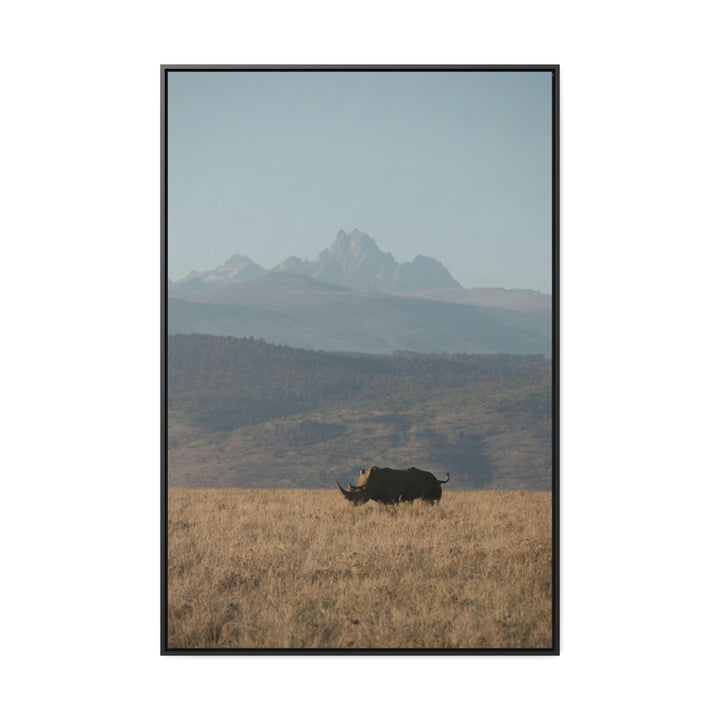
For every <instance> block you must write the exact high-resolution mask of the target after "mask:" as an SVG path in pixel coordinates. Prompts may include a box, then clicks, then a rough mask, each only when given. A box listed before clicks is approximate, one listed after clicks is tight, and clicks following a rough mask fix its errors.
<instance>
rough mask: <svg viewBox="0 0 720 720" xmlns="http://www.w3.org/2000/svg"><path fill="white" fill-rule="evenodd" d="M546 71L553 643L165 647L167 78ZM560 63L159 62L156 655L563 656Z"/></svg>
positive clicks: (166, 602) (166, 596)
mask: <svg viewBox="0 0 720 720" xmlns="http://www.w3.org/2000/svg"><path fill="white" fill-rule="evenodd" d="M207 71H212V72H256V71H277V72H353V71H362V72H387V71H403V72H417V71H453V72H483V71H491V72H508V73H512V72H536V71H537V72H550V73H551V74H552V340H551V347H552V448H551V456H552V501H551V505H552V644H551V646H550V647H548V648H457V649H455V648H449V649H444V648H318V649H315V648H312V649H311V648H281V649H278V648H237V649H236V648H217V649H216V648H205V649H197V648H170V647H169V646H168V606H167V604H168V197H167V193H168V77H169V74H170V73H173V72H207ZM559 82H560V66H559V65H557V64H546V65H544V64H533V65H213V64H201V65H182V64H177V65H162V66H161V68H160V85H161V93H160V94H161V107H160V118H161V124H160V146H161V157H160V167H161V172H160V209H161V212H160V255H161V263H160V268H161V276H160V313H161V332H160V348H161V353H160V357H161V367H160V377H161V382H160V387H161V396H160V468H161V474H160V567H161V578H160V628H161V632H160V654H161V655H318V654H325V655H363V654H371V655H550V656H555V655H559V654H560V467H559V462H560V88H559Z"/></svg>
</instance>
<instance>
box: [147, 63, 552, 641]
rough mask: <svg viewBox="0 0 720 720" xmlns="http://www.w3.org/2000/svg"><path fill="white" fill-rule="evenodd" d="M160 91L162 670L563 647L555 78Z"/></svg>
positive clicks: (414, 77)
mask: <svg viewBox="0 0 720 720" xmlns="http://www.w3.org/2000/svg"><path fill="white" fill-rule="evenodd" d="M161 78H162V91H161V94H162V103H161V105H162V113H161V114H162V121H161V126H162V138H161V145H162V164H161V167H162V233H161V235H162V237H161V252H162V335H161V342H162V399H161V402H162V477H161V564H162V577H161V652H162V653H163V654H168V655H172V654H222V653H230V654H232V653H360V652H370V653H477V654H493V653H494V654H538V655H541V654H545V655H555V654H558V653H559V636H558V632H559V623H558V613H559V608H558V598H559V577H558V568H559V535H558V529H559V518H558V508H559V487H558V484H559V477H558V447H559V437H558V427H559V425H558V393H559V389H558V363H559V359H558V347H559V343H558V340H559V328H558V307H559V305H558V303H559V298H558V288H559V282H558V267H559V264H558V243H559V239H558V236H559V232H558V219H559V188H558V158H559V132H558V120H559V119H558V107H559V105H558V97H559V95H558V93H559V89H558V82H559V68H558V66H556V65H543V66H541V65H536V66H163V67H162V68H161Z"/></svg>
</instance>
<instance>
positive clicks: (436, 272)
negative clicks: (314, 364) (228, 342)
mask: <svg viewBox="0 0 720 720" xmlns="http://www.w3.org/2000/svg"><path fill="white" fill-rule="evenodd" d="M168 293H169V300H168V332H169V333H170V334H189V333H204V334H211V335H229V336H234V337H258V338H264V339H265V340H267V341H268V342H273V343H277V344H282V345H289V346H292V347H299V348H305V349H312V350H338V351H346V352H364V353H392V352H395V351H413V352H429V353H438V352H450V353H458V352H460V353H478V352H502V353H513V354H542V355H550V352H551V342H550V337H551V305H552V303H551V298H550V296H549V295H544V294H542V293H537V292H533V291H527V290H503V289H499V288H493V289H484V288H473V289H470V290H467V289H465V288H463V287H462V286H461V285H460V283H458V282H457V281H456V280H455V279H454V278H453V277H452V275H451V274H450V273H449V271H448V270H447V268H445V267H444V265H443V264H442V263H440V262H438V261H437V260H434V259H433V258H430V257H425V256H422V255H418V256H417V257H416V258H415V259H414V260H413V261H412V262H406V263H402V264H399V263H397V262H396V261H395V259H394V258H393V256H392V255H391V254H390V253H385V252H383V251H382V250H380V249H379V248H378V246H377V244H376V243H375V241H374V240H373V239H372V238H371V237H369V236H368V235H366V234H365V233H363V232H361V231H360V230H357V229H356V230H353V231H352V232H351V233H349V234H348V233H346V232H344V231H343V230H341V231H340V232H338V234H337V236H336V238H335V241H334V243H333V244H332V246H331V247H330V248H329V249H326V250H323V251H322V252H321V253H320V254H319V255H318V257H317V259H316V260H314V261H309V260H301V259H300V258H297V257H290V258H288V259H287V260H285V261H284V262H283V263H281V264H280V265H278V266H277V267H275V268H273V269H272V270H271V271H267V270H265V269H264V268H262V267H261V266H260V265H258V264H256V263H254V262H253V261H252V260H250V259H249V258H247V257H244V256H242V255H233V256H232V257H231V258H230V259H228V260H227V261H226V262H224V263H223V264H222V265H221V266H220V267H218V268H215V269H214V270H207V271H204V272H192V273H190V274H189V275H187V276H186V277H184V278H182V279H181V280H178V281H177V282H170V283H169V288H168Z"/></svg>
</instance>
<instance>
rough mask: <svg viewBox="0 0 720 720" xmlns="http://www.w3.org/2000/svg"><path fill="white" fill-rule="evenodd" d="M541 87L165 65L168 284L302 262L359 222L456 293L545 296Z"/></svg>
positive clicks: (548, 144) (546, 195)
mask: <svg viewBox="0 0 720 720" xmlns="http://www.w3.org/2000/svg"><path fill="white" fill-rule="evenodd" d="M551 88H552V76H551V73H550V72H549V71H544V72H483V71H478V72H445V71H439V72H297V71H295V72H179V71H172V72H170V73H169V81H168V264H169V274H170V278H171V279H173V280H176V279H178V278H180V277H182V276H183V275H185V274H187V273H188V272H189V271H190V270H207V269H210V268H213V267H216V266H217V265H219V264H220V263H221V262H222V261H223V260H225V259H227V258H228V257H230V256H231V255H233V254H235V253H239V254H242V255H247V256H248V257H250V258H251V259H252V260H254V261H255V262H257V263H259V264H260V265H262V266H263V267H265V268H267V269H270V268H272V267H273V266H275V265H277V264H279V263H280V262H282V261H283V260H284V259H285V258H287V257H288V256H289V255H297V256H299V257H303V258H309V259H315V257H316V256H317V255H318V253H319V252H320V251H321V250H323V249H324V248H326V247H329V246H330V245H331V243H332V242H333V240H334V238H335V235H336V233H337V231H338V230H340V229H343V230H346V231H350V230H352V229H353V228H359V229H360V230H363V231H364V232H366V233H367V234H368V235H370V236H371V237H373V238H375V240H376V242H377V244H378V245H379V247H380V248H381V249H382V250H384V251H386V252H391V253H392V254H393V256H394V257H395V259H396V260H397V261H398V262H403V261H407V260H412V259H413V258H414V257H415V255H418V254H423V255H430V256H431V257H434V258H436V259H437V260H440V261H441V262H442V263H443V264H444V265H445V266H446V267H447V268H448V269H449V270H450V272H451V273H452V275H453V276H454V277H455V278H456V279H457V280H458V281H459V282H460V283H461V284H462V285H464V286H465V287H497V286H499V287H508V288H530V289H533V290H541V291H543V292H550V290H551V268H552V260H551V246H552V178H551V175H552V99H551Z"/></svg>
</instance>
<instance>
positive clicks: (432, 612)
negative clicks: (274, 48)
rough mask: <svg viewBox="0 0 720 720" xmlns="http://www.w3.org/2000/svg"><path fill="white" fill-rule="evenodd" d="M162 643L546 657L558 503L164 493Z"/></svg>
mask: <svg viewBox="0 0 720 720" xmlns="http://www.w3.org/2000/svg"><path fill="white" fill-rule="evenodd" d="M167 509H168V612H167V623H168V626H167V645H168V648H169V649H170V650H172V649H200V648H236V649H257V648H275V649H289V648H308V649H312V648H316V649H334V648H348V649H362V648H368V649H373V648H408V649H422V648H426V649H450V648H550V647H551V646H552V581H553V579H552V500H551V493H550V492H543V491H536V492H531V491H500V490H475V491H460V490H456V491H447V492H444V493H443V497H442V500H441V501H440V503H439V504H436V505H431V504H428V503H425V502H422V501H416V502H414V503H403V504H400V505H394V506H383V505H378V504H376V503H374V502H369V503H367V504H366V505H362V506H358V507H355V506H353V505H351V504H350V503H348V502H347V501H345V500H344V498H343V497H342V496H341V494H340V492H339V491H338V490H337V489H334V490H314V489H313V490H303V489H253V490H250V489H237V488H218V489H190V488H170V489H169V491H168V505H167Z"/></svg>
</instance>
